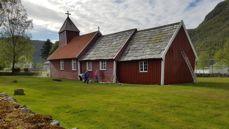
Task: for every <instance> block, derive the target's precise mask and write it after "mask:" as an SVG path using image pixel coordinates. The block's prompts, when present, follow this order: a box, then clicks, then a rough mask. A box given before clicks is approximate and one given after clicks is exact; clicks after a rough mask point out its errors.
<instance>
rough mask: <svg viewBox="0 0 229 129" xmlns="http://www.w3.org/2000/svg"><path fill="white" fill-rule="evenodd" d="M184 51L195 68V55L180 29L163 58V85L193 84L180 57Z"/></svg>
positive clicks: (182, 30) (182, 29)
mask: <svg viewBox="0 0 229 129" xmlns="http://www.w3.org/2000/svg"><path fill="white" fill-rule="evenodd" d="M181 51H184V52H185V53H186V55H187V56H188V58H189V60H190V62H191V65H192V67H193V69H194V67H195V55H194V53H193V51H192V48H191V45H190V44H189V41H188V38H187V36H186V34H185V31H184V28H183V27H182V28H181V29H180V31H179V32H178V34H177V37H176V38H175V39H174V41H173V43H172V44H171V46H170V48H169V50H168V52H167V54H166V56H165V84H174V83H190V82H193V79H192V76H191V74H190V72H189V69H188V67H187V65H186V63H185V61H184V59H183V57H182V55H181Z"/></svg>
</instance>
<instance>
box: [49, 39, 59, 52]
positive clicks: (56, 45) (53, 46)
mask: <svg viewBox="0 0 229 129" xmlns="http://www.w3.org/2000/svg"><path fill="white" fill-rule="evenodd" d="M58 47H59V41H56V42H55V43H54V44H53V45H52V49H51V50H50V52H49V55H51V54H52V53H53V52H54V51H56V49H57V48H58Z"/></svg>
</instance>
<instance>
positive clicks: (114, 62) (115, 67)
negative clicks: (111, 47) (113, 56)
mask: <svg viewBox="0 0 229 129" xmlns="http://www.w3.org/2000/svg"><path fill="white" fill-rule="evenodd" d="M116 73H117V62H116V61H115V60H114V61H113V83H116V82H117V75H116Z"/></svg>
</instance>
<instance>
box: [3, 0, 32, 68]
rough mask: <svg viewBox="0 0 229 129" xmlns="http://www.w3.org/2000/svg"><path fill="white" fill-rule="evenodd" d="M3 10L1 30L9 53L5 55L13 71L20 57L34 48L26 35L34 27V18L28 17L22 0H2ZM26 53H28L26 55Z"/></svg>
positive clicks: (5, 47) (6, 50) (5, 48)
mask: <svg viewBox="0 0 229 129" xmlns="http://www.w3.org/2000/svg"><path fill="white" fill-rule="evenodd" d="M1 10H2V11H1V13H2V15H1V19H2V24H1V27H0V30H1V34H2V37H3V38H4V40H3V41H4V42H5V44H4V45H5V46H4V50H5V52H7V53H8V54H6V53H4V55H5V57H7V58H6V59H8V60H7V61H10V63H11V66H12V72H14V70H15V64H16V63H17V62H18V59H19V58H20V57H21V56H27V54H28V52H31V51H30V50H32V44H31V43H30V45H29V44H28V41H30V40H29V38H28V37H27V35H26V31H27V30H28V29H30V28H32V20H29V19H28V16H27V13H26V10H25V9H24V7H23V5H22V4H21V1H20V0H1ZM26 42H27V43H26ZM25 53H27V54H26V55H24V54H25ZM31 54H32V53H30V55H31Z"/></svg>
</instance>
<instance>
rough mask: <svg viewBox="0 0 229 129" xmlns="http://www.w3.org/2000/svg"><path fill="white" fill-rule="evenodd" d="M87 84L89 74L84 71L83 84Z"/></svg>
mask: <svg viewBox="0 0 229 129" xmlns="http://www.w3.org/2000/svg"><path fill="white" fill-rule="evenodd" d="M88 82H89V73H88V71H86V72H85V73H84V83H87V84H88Z"/></svg>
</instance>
